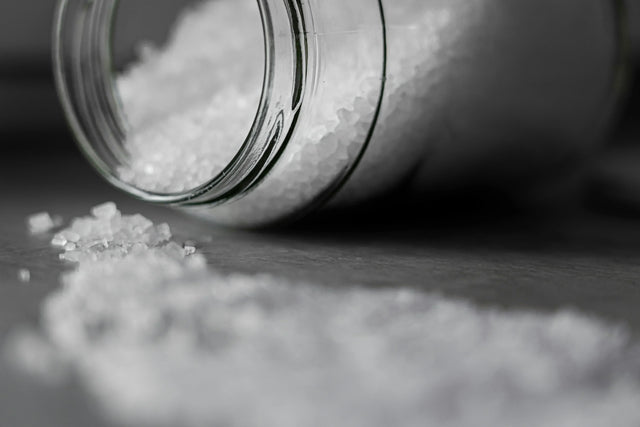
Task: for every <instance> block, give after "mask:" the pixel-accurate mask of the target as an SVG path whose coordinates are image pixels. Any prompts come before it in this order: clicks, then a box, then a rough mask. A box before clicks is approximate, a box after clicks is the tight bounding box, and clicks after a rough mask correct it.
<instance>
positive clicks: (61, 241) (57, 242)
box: [51, 234, 67, 247]
mask: <svg viewBox="0 0 640 427" xmlns="http://www.w3.org/2000/svg"><path fill="white" fill-rule="evenodd" d="M51 244H52V245H53V246H59V247H64V246H65V245H66V244H67V239H66V238H65V237H64V236H63V235H62V234H56V235H55V236H53V239H52V240H51Z"/></svg>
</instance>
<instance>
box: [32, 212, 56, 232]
mask: <svg viewBox="0 0 640 427" xmlns="http://www.w3.org/2000/svg"><path fill="white" fill-rule="evenodd" d="M27 225H28V227H29V232H30V233H31V234H43V233H47V232H49V231H51V230H52V229H53V228H55V227H56V222H55V221H54V219H53V218H51V215H49V213H47V212H42V213H37V214H34V215H31V216H30V217H29V218H27Z"/></svg>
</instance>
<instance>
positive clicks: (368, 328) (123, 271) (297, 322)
mask: <svg viewBox="0 0 640 427" xmlns="http://www.w3.org/2000/svg"><path fill="white" fill-rule="evenodd" d="M70 237H73V240H74V243H75V244H76V248H75V249H72V250H67V249H65V248H64V247H63V248H62V251H63V252H62V258H63V259H66V260H69V261H72V262H74V263H75V268H74V270H72V271H71V272H69V273H67V274H66V275H64V276H63V278H62V287H61V289H60V290H58V291H57V292H56V293H55V294H53V295H52V296H51V297H50V298H48V300H47V301H46V303H45V304H44V307H43V310H42V330H41V331H40V332H39V333H37V334H36V333H19V334H17V335H15V336H14V338H13V339H12V341H11V342H10V343H9V346H8V349H9V350H8V354H9V355H10V356H11V357H12V360H14V361H15V362H16V363H20V364H21V366H22V367H23V368H25V369H27V370H28V371H30V372H33V373H34V374H35V375H39V376H43V377H44V379H49V380H52V378H51V376H53V377H54V379H55V377H56V376H60V375H61V372H66V370H69V371H71V372H73V373H75V374H76V375H78V377H79V378H80V379H81V380H82V381H83V383H84V384H85V385H86V387H87V388H88V389H89V390H90V391H91V393H92V394H93V395H94V396H95V397H96V398H97V400H98V402H99V403H100V404H101V406H102V408H103V409H104V411H105V414H107V415H108V416H109V417H111V418H112V419H114V420H115V421H118V422H121V423H122V424H124V425H148V426H163V425H166V426H181V425H184V426H193V427H200V426H202V427H204V426H211V425H229V426H243V427H246V426H264V425H277V426H282V427H288V426H291V427H305V426H327V425H348V426H356V427H357V426H363V427H365V426H366V427H375V426H381V427H382V426H389V425H395V426H441V427H471V426H473V427H484V426H486V427H495V426H513V427H538V426H575V427H578V426H579V427H590V426H593V427H601V426H603V425H607V426H613V427H635V426H637V425H640V406H638V404H637V403H638V401H640V366H639V365H638V355H639V354H640V353H638V349H637V348H636V347H635V346H634V345H632V344H631V343H630V339H629V336H628V334H627V332H626V330H625V329H623V328H620V327H616V326H614V325H609V324H606V323H603V322H600V321H597V320H594V319H589V318H587V317H584V316H581V315H579V314H576V313H573V312H569V311H563V312H559V313H556V314H534V313H528V312H505V311H501V310H494V309H485V308H479V307H476V306H474V305H472V304H469V303H465V302H462V301H455V300H448V299H445V298H442V297H439V296H436V295H430V294H425V293H422V292H418V291H415V290H410V289H403V288H401V287H399V288H397V289H387V290H373V289H365V288H360V287H352V286H346V285H344V284H342V285H343V286H335V287H331V288H328V287H324V286H317V285H313V284H309V283H300V282H291V281H288V280H283V279H279V278H276V277H273V276H266V275H255V276H250V275H243V274H232V275H224V274H220V273H217V272H215V271H213V270H211V269H210V268H208V267H207V262H206V260H205V258H204V257H203V256H202V255H201V254H198V253H195V254H193V255H190V254H191V253H193V250H194V248H195V245H194V244H193V242H187V243H186V244H185V245H179V244H178V243H177V242H175V241H173V239H172V235H171V231H170V228H169V226H168V225H166V224H161V225H155V224H153V223H152V222H151V221H150V220H148V219H146V218H144V217H142V216H141V215H123V214H122V213H120V212H119V211H118V210H117V209H116V208H115V205H112V204H108V205H103V206H102V207H101V208H99V209H94V210H93V215H91V216H88V217H84V218H77V219H75V220H73V221H72V224H71V226H70V227H69V228H67V229H66V230H64V231H62V232H61V233H60V238H61V239H67V240H68V239H69V238H70ZM76 237H77V238H76ZM337 285H340V284H337ZM60 366H63V367H66V368H64V369H63V368H60ZM47 375H50V377H47Z"/></svg>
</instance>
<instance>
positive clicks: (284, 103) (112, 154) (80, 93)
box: [53, 0, 307, 205]
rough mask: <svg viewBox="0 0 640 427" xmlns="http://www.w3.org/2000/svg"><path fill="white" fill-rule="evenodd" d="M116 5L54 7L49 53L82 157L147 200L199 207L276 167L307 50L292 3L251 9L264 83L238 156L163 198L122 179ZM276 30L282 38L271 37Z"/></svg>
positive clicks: (293, 115)
mask: <svg viewBox="0 0 640 427" xmlns="http://www.w3.org/2000/svg"><path fill="white" fill-rule="evenodd" d="M119 4H120V2H119V0H102V1H97V2H89V3H87V2H86V1H85V0H61V1H60V2H59V3H58V8H57V12H56V21H55V34H54V52H53V53H54V68H55V77H56V84H57V87H58V91H59V94H60V98H61V100H62V104H63V107H64V110H65V113H66V115H67V118H68V121H69V123H70V125H71V127H72V130H73V132H74V134H75V137H76V140H77V142H78V145H79V146H80V148H81V151H82V152H83V153H84V154H85V156H86V157H87V158H88V160H89V161H90V162H91V163H92V164H93V166H94V167H95V168H96V169H97V170H98V172H99V173H100V174H101V175H102V176H103V177H104V178H105V179H107V180H108V181H109V182H110V183H111V184H113V185H114V186H116V187H118V188H119V189H121V190H124V191H125V192H127V193H129V194H131V195H133V196H135V197H137V198H139V199H142V200H145V201H149V202H154V203H159V204H169V205H199V204H216V203H224V202H226V201H228V200H230V199H233V198H237V197H239V196H241V195H242V194H243V193H244V192H246V191H248V190H249V189H250V188H252V187H253V186H254V185H255V184H256V183H257V182H258V181H259V180H260V179H261V178H262V177H263V176H264V175H265V174H266V173H267V172H268V170H269V168H270V167H271V165H272V164H273V163H274V162H275V161H276V160H277V158H278V156H279V153H281V152H282V150H283V149H284V146H285V145H286V141H287V138H286V136H287V135H288V134H289V133H290V129H291V128H292V127H293V126H294V125H295V123H296V121H297V114H298V112H299V106H300V104H301V102H302V96H303V93H304V90H303V89H302V88H303V87H304V85H305V80H306V75H307V71H306V69H307V60H306V57H307V52H306V49H305V45H304V44H303V43H299V42H297V43H291V40H297V39H299V38H298V37H296V35H297V34H304V28H303V27H304V19H302V11H301V10H300V9H299V8H298V7H297V6H296V4H297V2H283V1H281V0H280V1H277V0H257V2H256V5H257V8H258V10H259V14H260V20H261V24H262V39H263V45H264V67H263V70H262V75H261V76H260V77H261V79H262V82H261V87H260V94H259V101H258V103H257V109H256V110H254V111H255V114H253V118H252V123H251V126H250V129H249V131H248V132H247V133H246V137H245V138H244V140H243V141H242V142H241V144H238V146H237V147H236V148H234V151H235V154H233V153H232V155H231V156H229V160H228V162H227V161H226V160H225V163H226V164H225V165H224V166H223V167H221V168H219V169H218V170H216V171H213V172H212V173H211V174H210V175H211V176H210V177H206V178H205V179H203V180H202V181H201V182H203V183H202V184H200V183H197V184H195V186H191V187H192V188H188V187H187V188H184V189H179V190H176V189H168V190H166V191H165V190H164V189H163V190H162V191H158V190H156V189H152V190H151V189H149V188H148V187H145V186H141V185H139V184H138V183H132V180H130V179H127V178H126V177H125V176H123V173H122V171H123V168H125V169H126V168H127V167H128V165H130V163H131V160H132V158H131V157H132V155H131V151H130V147H129V146H128V142H127V138H128V132H129V130H130V124H129V123H128V120H127V118H126V116H127V114H126V112H125V111H124V109H123V103H122V100H121V99H120V97H119V91H118V88H117V86H116V81H115V77H114V75H115V73H114V58H113V46H112V42H113V36H114V34H113V31H114V19H115V15H116V10H117V9H118V6H119ZM276 28H277V29H278V32H279V33H282V34H276ZM283 28H287V29H288V34H286V31H285V32H283V31H282V29H283ZM221 43H224V41H221ZM292 70H293V76H292V74H291V72H292ZM292 77H293V78H292ZM241 136H242V135H240V136H239V138H240V137H241ZM193 155H195V156H198V155H199V153H197V152H196V153H193Z"/></svg>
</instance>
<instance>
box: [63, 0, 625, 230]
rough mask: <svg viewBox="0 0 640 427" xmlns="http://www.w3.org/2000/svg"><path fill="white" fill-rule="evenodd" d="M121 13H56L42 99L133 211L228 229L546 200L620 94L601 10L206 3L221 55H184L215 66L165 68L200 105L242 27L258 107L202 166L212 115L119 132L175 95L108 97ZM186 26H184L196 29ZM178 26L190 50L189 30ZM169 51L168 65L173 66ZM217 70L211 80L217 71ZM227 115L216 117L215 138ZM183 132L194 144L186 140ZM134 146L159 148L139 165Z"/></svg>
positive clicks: (229, 59)
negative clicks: (529, 197)
mask: <svg viewBox="0 0 640 427" xmlns="http://www.w3.org/2000/svg"><path fill="white" fill-rule="evenodd" d="M123 3H126V2H119V1H117V0H95V1H87V0H61V1H60V3H59V6H58V13H57V20H56V43H55V55H54V56H55V66H56V75H57V83H58V88H59V92H60V94H61V98H62V100H63V103H64V107H65V110H66V113H67V116H68V119H69V122H70V123H71V126H72V128H73V131H74V133H75V136H76V137H77V140H78V141H79V144H80V146H81V148H82V150H83V152H84V153H85V154H86V155H87V157H88V159H89V160H90V161H91V163H92V164H93V165H94V166H95V167H96V168H97V170H98V171H100V173H101V174H102V175H103V176H104V177H106V178H107V179H108V180H109V181H110V182H111V183H113V184H114V185H115V186H117V187H119V188H120V189H123V190H124V191H126V192H128V193H130V194H132V195H134V196H136V197H139V198H141V199H143V200H147V201H150V202H154V203H160V204H166V205H172V206H179V207H182V208H184V209H188V210H190V211H191V212H193V213H194V214H196V215H199V216H203V217H206V218H210V219H213V220H214V221H216V222H219V223H224V224H230V225H235V226H262V225H266V224H271V223H274V222H278V221H284V220H289V219H291V218H296V217H298V216H301V215H303V214H306V213H308V212H310V211H313V210H316V209H318V208H320V207H331V206H345V205H349V204H355V203H360V202H362V201H364V200H371V199H372V198H374V197H377V196H381V195H384V194H389V193H390V192H393V191H394V190H397V189H398V188H403V189H407V188H410V189H411V193H412V194H414V195H415V197H423V194H425V193H428V192H429V191H432V190H437V189H439V188H444V187H447V186H450V185H452V184H453V183H459V182H473V183H477V182H480V181H482V182H486V183H487V184H490V185H494V186H496V187H498V188H504V189H507V190H512V189H515V191H518V192H527V191H529V189H531V191H533V189H534V188H545V187H553V186H554V185H555V184H556V183H559V182H561V181H563V180H565V179H567V177H569V175H572V174H574V173H575V172H576V171H578V170H580V167H581V166H582V165H584V164H585V163H586V162H587V160H588V159H589V158H590V157H591V156H592V155H593V153H594V151H595V150H596V148H597V145H598V141H599V140H601V137H602V136H603V135H604V133H605V131H606V129H607V126H608V124H609V123H610V121H611V117H612V114H613V112H614V110H615V106H616V102H617V98H618V97H619V94H620V92H621V88H622V86H623V81H624V67H623V64H624V58H625V52H624V46H625V45H626V43H625V42H623V40H622V38H623V37H624V31H623V27H622V25H621V24H622V16H623V15H624V14H623V12H622V11H621V3H620V2H617V1H614V0H563V1H558V0H475V1H470V0H349V1H344V0H309V1H294V0H257V1H256V0H227V1H222V0H219V1H213V2H209V3H216V4H218V5H216V6H211V5H204V6H202V5H201V6H199V7H200V8H207V7H208V8H209V9H207V10H209V11H210V12H211V13H212V15H211V17H210V18H207V19H211V20H212V22H211V25H210V26H209V27H210V28H209V29H208V30H207V31H214V32H215V31H218V30H220V31H222V30H221V28H222V29H225V30H229V31H232V32H233V34H232V35H231V36H230V37H228V38H227V39H226V40H222V41H220V42H219V43H224V49H223V48H222V47H215V46H220V45H219V44H218V43H211V40H209V39H206V40H207V43H209V44H206V43H204V41H203V42H202V43H200V39H198V38H197V37H196V38H195V39H193V40H196V41H193V40H192V42H191V44H189V45H184V46H194V49H193V50H194V51H195V50H196V49H195V46H196V45H200V44H203V48H202V49H201V50H200V52H201V53H202V54H203V55H210V54H211V52H213V50H212V49H215V52H216V53H215V55H212V56H215V57H216V58H217V59H216V61H220V62H215V61H213V60H212V61H213V62H207V61H208V60H207V61H204V60H202V61H200V60H199V59H198V58H194V57H189V58H188V59H184V60H183V64H189V66H190V67H201V68H202V64H208V65H207V67H209V69H210V70H211V73H212V74H216V76H217V77H216V78H217V79H219V80H220V81H219V82H218V83H217V86H216V87H215V90H216V91H218V92H219V91H227V90H231V89H233V87H234V86H236V85H238V84H240V83H239V82H240V81H241V80H240V79H237V78H234V76H237V75H239V74H238V73H240V74H241V73H242V72H244V71H240V69H241V68H242V67H239V64H240V65H241V64H243V63H244V62H243V61H245V60H244V59H240V56H238V55H239V54H241V53H243V52H249V53H250V55H249V56H251V57H252V58H253V59H255V58H256V57H257V52H258V51H256V50H255V46H256V40H255V39H253V38H251V37H245V35H246V34H248V33H249V32H250V31H253V29H254V27H253V26H252V25H251V24H250V22H252V21H251V19H250V18H247V19H245V18H244V14H247V13H254V14H255V16H257V17H258V18H259V22H260V23H261V31H260V33H259V37H260V38H261V39H262V40H260V41H259V45H260V51H259V53H260V55H264V60H263V61H262V59H261V62H263V63H264V67H260V70H259V71H260V81H259V88H258V92H259V93H258V95H259V96H255V97H254V98H250V97H244V96H242V97H240V96H237V100H238V102H237V103H238V104H242V103H244V104H247V103H249V104H251V103H254V105H249V106H250V107H251V108H249V109H247V108H246V105H244V106H243V107H242V108H244V109H243V110H242V111H244V113H243V114H244V115H245V116H246V115H247V113H246V111H250V112H251V115H250V118H249V124H248V126H246V128H247V130H246V131H242V132H240V131H234V130H233V129H232V130H230V131H229V132H227V133H220V134H219V135H218V136H217V138H218V139H221V140H226V139H229V138H228V137H229V135H234V134H235V135H237V137H238V138H239V139H241V141H239V144H238V145H237V146H236V148H233V149H230V148H229V147H227V148H225V149H224V150H222V149H220V150H219V151H218V152H216V151H215V149H212V148H211V147H215V144H216V141H212V142H211V143H207V145H206V149H205V148H202V147H204V144H201V145H198V144H199V143H200V142H198V141H201V140H202V139H206V138H207V137H208V135H209V134H208V133H207V129H209V128H208V127H207V126H206V125H204V124H202V123H203V122H204V121H206V120H208V119H207V118H208V117H209V116H206V114H205V113H204V112H205V111H209V110H211V109H212V108H213V107H212V105H213V104H212V103H208V104H206V103H205V104H198V105H200V106H201V107H198V108H200V110H198V111H194V110H193V109H192V110H190V111H191V113H193V115H192V116H189V117H190V118H189V121H188V123H187V122H181V121H180V120H181V119H176V118H175V117H172V116H171V115H170V114H167V112H166V111H163V112H162V113H158V114H156V115H155V116H154V117H155V118H154V120H155V125H154V126H156V127H154V128H153V132H151V131H149V132H146V133H145V132H137V131H136V129H135V128H136V126H138V124H139V123H138V124H134V125H132V124H131V120H130V117H129V116H133V115H134V114H128V113H127V111H126V108H127V105H128V104H127V103H129V102H130V103H132V104H135V103H136V102H138V103H140V102H142V101H141V100H142V99H145V100H146V99H148V100H149V102H148V103H147V105H148V106H154V105H159V104H160V103H162V102H167V101H171V99H173V98H178V97H179V98H182V97H183V95H184V94H183V93H182V91H181V90H182V89H181V87H180V85H175V87H173V89H171V88H169V86H171V85H170V84H167V86H166V89H165V88H164V87H163V86H162V85H163V83H162V82H167V81H168V77H167V75H169V74H164V75H163V77H162V78H160V77H158V79H157V80H158V82H161V83H160V86H159V87H158V88H157V91H156V90H151V89H147V90H146V91H143V89H141V88H144V87H145V84H144V83H143V82H144V81H148V79H147V77H148V76H149V75H147V76H146V77H141V78H140V81H141V83H140V84H138V85H137V86H136V89H137V90H138V92H137V95H135V96H133V95H131V94H130V95H126V94H124V95H123V91H124V89H123V87H124V86H123V85H120V83H121V82H119V81H118V77H117V73H116V72H115V71H114V65H113V50H114V49H113V45H112V42H113V39H114V37H115V35H114V34H113V33H114V28H115V26H114V23H113V22H114V19H115V18H114V17H115V14H116V11H117V10H118V7H119V6H121V5H122V4H123ZM219 4H226V6H220V5H219ZM234 7H236V8H237V9H235V10H234V9H233V8H234ZM214 8H218V9H217V10H214ZM225 8H226V9H225ZM204 10H205V9H201V10H199V11H198V12H197V13H192V15H196V16H200V20H201V21H202V20H203V19H204V18H203V17H204V16H208V15H206V14H205V11H204ZM217 16H218V17H219V18H216V17H217ZM191 19H195V18H191ZM216 20H217V21H216ZM186 21H188V19H187V18H184V17H183V19H182V21H181V22H182V27H183V29H184V30H185V31H191V32H192V34H191V36H193V37H195V36H194V35H193V33H194V32H195V31H196V29H197V28H201V27H202V28H207V25H203V22H200V23H197V22H195V21H191V22H186ZM214 21H216V22H214ZM204 23H205V24H206V22H204ZM243 25H246V27H243ZM223 27H224V28H223ZM213 29H216V30H213ZM177 33H180V30H176V34H177ZM203 34H204V31H203ZM174 35H175V34H174ZM218 36H220V34H218V35H216V37H218ZM180 37H181V36H180V35H176V38H178V39H180ZM198 37H200V36H198ZM188 39H189V38H188V37H187V36H186V35H185V36H183V37H182V40H183V42H185V40H188ZM202 40H205V39H202ZM216 40H217V39H216ZM176 43H178V42H176ZM185 43H186V42H185ZM184 46H183V47H182V48H180V49H179V48H177V47H175V49H174V50H175V51H176V52H178V53H175V55H176V56H175V57H174V58H173V59H174V60H179V58H180V55H182V54H183V53H184V51H185V48H184ZM225 49H226V50H225ZM170 50H171V49H170V48H167V50H166V52H169V51H170ZM187 50H190V51H191V49H187ZM180 52H182V53H180ZM154 55H155V56H154ZM158 55H159V56H162V55H164V56H165V57H167V56H168V55H170V54H169V53H164V54H163V53H162V52H160V53H158V52H157V51H155V53H153V55H151V56H152V58H151V59H149V61H147V62H148V63H147V65H142V66H141V67H140V69H148V67H149V66H150V65H149V64H152V63H154V61H155V62H156V63H160V62H162V59H158ZM165 59H167V58H165ZM248 63H249V62H247V64H248ZM167 64H169V62H167ZM193 64H200V65H193ZM224 64H226V65H229V66H230V67H231V71H230V72H227V73H226V74H225V73H222V72H218V70H217V69H218V68H222V65H224ZM179 65H180V63H176V62H175V61H174V62H172V63H171V65H170V66H169V65H167V66H166V67H165V68H171V69H173V68H175V67H177V66H179ZM145 67H147V68H145ZM172 67H173V68H172ZM160 68H161V67H160ZM249 68H250V69H252V70H255V69H256V67H255V63H254V65H252V66H251V67H249ZM245 71H246V70H245ZM132 74H135V72H132ZM205 74H206V73H205ZM201 75H203V73H200V74H198V76H201ZM174 77H175V75H174ZM199 78H200V77H197V78H194V74H188V73H187V74H185V77H184V82H183V83H184V85H185V86H184V87H185V89H184V91H185V92H189V93H193V94H197V92H198V87H199V86H198V85H200V83H199ZM224 79H227V80H228V81H229V82H230V83H229V84H227V85H226V86H225V84H224V82H225V80H224ZM229 79H231V80H233V81H232V82H231V80H229ZM243 81H244V80H243ZM206 85H207V84H205V83H202V85H201V86H202V87H204V86H206ZM211 86H212V87H213V86H215V85H211ZM234 90H235V89H234ZM232 92H233V91H232ZM234 93H237V91H236V92H234ZM189 96H191V95H184V97H186V98H188V97H189ZM193 96H195V95H193ZM127 97H128V98H127ZM162 97H164V98H162ZM125 98H126V99H125ZM161 98H162V99H164V101H161ZM225 99H226V101H224V102H223V104H218V109H217V110H216V111H215V112H211V114H212V115H216V117H218V118H217V119H216V120H218V121H217V122H216V123H217V125H216V126H215V127H213V126H210V128H211V130H210V132H211V133H212V134H213V133H215V132H218V131H219V128H220V126H223V125H224V123H225V119H226V116H225V115H226V109H227V107H228V108H229V109H231V107H232V106H233V105H232V104H233V102H230V101H231V100H233V99H235V98H233V95H229V97H227V98H225ZM250 99H251V100H253V101H249V100H250ZM241 101H242V102H241ZM181 102H182V101H181ZM170 104H171V103H170V102H167V105H170ZM194 105H195V104H194ZM220 105H222V107H221V106H220ZM234 108H235V107H234ZM238 108H240V107H238ZM207 109H209V110H207ZM191 113H189V114H191ZM154 114H155V113H154ZM207 114H208V113H207ZM236 115H238V114H236V113H235V112H229V113H228V116H229V119H228V121H229V122H234V120H235V118H232V117H235V116H236ZM142 116H144V114H142V115H141V116H140V117H142ZM196 116H197V117H198V118H197V119H194V117H196ZM145 117H146V116H145ZM180 117H183V116H180ZM246 119H247V117H245V122H246ZM138 121H139V122H143V121H144V120H143V119H138ZM172 123H175V127H173V128H172V127H171V126H173V125H172ZM198 123H200V124H202V129H195V130H194V126H195V127H197V126H199V125H198ZM234 123H235V122H234ZM145 129H146V128H145ZM158 129H161V130H158ZM234 129H243V128H242V127H241V126H238V127H237V128H234ZM146 130H148V129H146ZM232 132H235V133H232ZM133 134H135V136H132V135H133ZM187 134H188V135H190V136H192V138H191V139H192V140H190V141H186V137H185V135H187ZM153 135H155V136H153ZM193 135H196V136H198V137H197V138H195V137H193ZM154 138H155V139H154ZM183 139H185V141H183ZM212 139H216V138H213V137H212ZM134 140H136V141H139V142H141V144H147V142H149V141H151V142H153V141H155V140H158V141H161V142H159V143H158V145H154V144H155V143H152V144H147V145H148V147H147V148H145V150H146V151H144V150H143V149H140V148H139V147H138V146H134V145H135V144H134V143H133V142H132V141H134ZM132 144H134V145H132ZM200 150H202V151H200ZM142 151H144V152H145V153H147V154H144V155H142V154H141V152H142ZM223 151H224V152H223ZM145 156H146V157H145ZM163 156H164V157H163ZM214 157H215V158H216V160H220V163H221V164H220V165H218V166H216V167H213V166H212V163H211V159H212V158H214ZM154 159H155V160H157V161H158V162H159V163H158V162H156V163H153V162H154V161H155V160H154ZM158 159H159V160H158ZM169 170H170V171H169ZM165 172H166V173H165ZM187 176H189V177H188V178H187ZM163 180H164V181H166V182H165V183H164V184H162V185H159V184H158V183H159V182H161V181H163Z"/></svg>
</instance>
